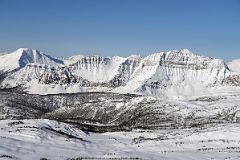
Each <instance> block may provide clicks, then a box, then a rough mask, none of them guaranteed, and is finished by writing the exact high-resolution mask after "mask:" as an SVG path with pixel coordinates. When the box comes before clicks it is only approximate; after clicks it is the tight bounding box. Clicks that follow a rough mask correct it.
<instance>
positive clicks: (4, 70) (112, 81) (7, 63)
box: [0, 48, 240, 96]
mask: <svg viewBox="0 0 240 160" xmlns="http://www.w3.org/2000/svg"><path fill="white" fill-rule="evenodd" d="M230 66H231V65H230ZM233 71H235V70H233ZM0 73H1V88H11V87H16V86H21V87H22V88H23V89H24V90H25V91H28V92H29V93H38V94H48V93H65V92H70V93H72V92H85V91H111V92H118V93H119V92H120V93H139V94H147V95H156V96H162V95H182V94H185V95H188V94H191V95H192V94H196V93H200V92H205V90H206V89H207V88H212V87H223V86H225V87H239V86H240V75H239V74H238V73H236V72H232V71H231V70H230V69H229V68H228V66H227V64H226V63H225V62H224V61H223V60H220V59H215V58H211V57H205V56H198V55H195V54H193V53H191V52H190V51H189V50H187V49H183V50H173V51H169V52H160V53H154V54H151V55H149V56H146V57H140V56H136V55H132V56H129V57H118V56H115V57H101V56H96V55H94V56H83V55H77V56H72V57H69V58H66V59H63V60H60V59H57V58H53V57H51V56H48V55H46V54H44V53H43V52H40V51H38V50H33V49H27V48H20V49H18V50H17V51H15V52H13V53H9V54H4V55H0Z"/></svg>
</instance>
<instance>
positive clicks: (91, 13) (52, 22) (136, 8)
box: [0, 0, 240, 61]
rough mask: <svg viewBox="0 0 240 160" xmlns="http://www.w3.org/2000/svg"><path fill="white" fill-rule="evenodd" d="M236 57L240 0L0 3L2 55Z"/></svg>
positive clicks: (19, 0) (24, 0)
mask: <svg viewBox="0 0 240 160" xmlns="http://www.w3.org/2000/svg"><path fill="white" fill-rule="evenodd" d="M20 47H28V48H34V49H39V50H41V51H44V52H46V53H48V54H50V55H53V56H64V57H67V56H70V55H73V54H99V55H102V56H108V55H109V56H112V55H120V56H128V55H130V54H140V55H142V56H145V55H147V54H150V53H153V52H158V51H168V50H173V49H182V48H188V49H190V50H191V51H192V52H194V53H197V54H202V55H208V56H213V57H217V58H222V59H225V60H226V61H229V60H231V59H235V58H240V0H0V51H13V50H15V49H17V48H20Z"/></svg>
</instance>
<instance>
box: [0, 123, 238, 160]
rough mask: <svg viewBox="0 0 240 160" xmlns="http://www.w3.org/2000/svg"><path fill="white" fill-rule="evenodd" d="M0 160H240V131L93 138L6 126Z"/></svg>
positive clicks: (63, 129) (64, 130)
mask: <svg viewBox="0 0 240 160" xmlns="http://www.w3.org/2000/svg"><path fill="white" fill-rule="evenodd" d="M0 128H1V129H0V141H1V143H0V159H19V160H32V159H41V158H42V159H43V158H47V159H51V160H66V159H74V158H75V159H77V158H79V159H129V160H130V159H147V160H159V159H169V160H173V159H174V160H178V159H180V160H182V159H184V160H188V159H209V160H213V159H222V160H226V159H228V160H232V159H235V160H237V159H239V158H240V137H239V132H240V125H239V124H216V125H207V124H206V125H204V126H202V127H201V128H187V129H166V130H155V131H152V130H133V131H131V132H111V133H110V132H107V133H91V132H83V131H81V130H79V129H78V128H76V127H74V126H72V125H68V124H65V123H59V122H56V121H51V120H45V119H38V120H20V121H16V120H2V121H0Z"/></svg>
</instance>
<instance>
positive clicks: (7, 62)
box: [0, 48, 63, 72]
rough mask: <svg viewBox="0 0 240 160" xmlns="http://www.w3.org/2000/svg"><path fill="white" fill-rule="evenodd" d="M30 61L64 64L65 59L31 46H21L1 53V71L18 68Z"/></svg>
mask: <svg viewBox="0 0 240 160" xmlns="http://www.w3.org/2000/svg"><path fill="white" fill-rule="evenodd" d="M30 63H36V64H45V65H50V66H61V65H63V61H61V60H58V59H56V58H53V57H51V56H48V55H46V54H44V53H43V52H41V51H38V50H34V49H29V48H19V49H18V50H16V51H14V52H12V53H9V54H5V55H0V71H2V72H9V71H13V70H17V69H20V68H23V67H25V66H26V65H27V64H30Z"/></svg>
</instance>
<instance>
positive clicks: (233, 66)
mask: <svg viewBox="0 0 240 160" xmlns="http://www.w3.org/2000/svg"><path fill="white" fill-rule="evenodd" d="M228 66H229V68H230V70H232V71H233V72H237V73H240V59H236V60H233V61H231V62H229V63H228Z"/></svg>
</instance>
